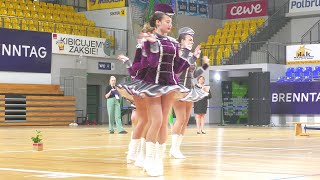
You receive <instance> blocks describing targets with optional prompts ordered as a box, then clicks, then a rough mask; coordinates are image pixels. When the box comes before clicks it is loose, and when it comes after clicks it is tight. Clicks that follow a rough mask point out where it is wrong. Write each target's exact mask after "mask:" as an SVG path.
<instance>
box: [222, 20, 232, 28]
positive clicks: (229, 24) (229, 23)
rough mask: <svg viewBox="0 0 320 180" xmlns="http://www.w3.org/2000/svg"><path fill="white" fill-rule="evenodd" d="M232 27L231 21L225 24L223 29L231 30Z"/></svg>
mask: <svg viewBox="0 0 320 180" xmlns="http://www.w3.org/2000/svg"><path fill="white" fill-rule="evenodd" d="M230 26H231V21H227V22H225V23H224V26H223V27H224V28H228V29H230Z"/></svg>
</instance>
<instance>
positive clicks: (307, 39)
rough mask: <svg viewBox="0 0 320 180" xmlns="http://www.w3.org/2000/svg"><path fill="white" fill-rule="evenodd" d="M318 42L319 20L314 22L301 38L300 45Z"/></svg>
mask: <svg viewBox="0 0 320 180" xmlns="http://www.w3.org/2000/svg"><path fill="white" fill-rule="evenodd" d="M319 41H320V20H319V21H318V22H316V23H315V24H314V25H313V26H312V27H311V28H310V29H309V30H308V31H307V32H306V33H304V35H302V37H301V43H312V42H318V43H319Z"/></svg>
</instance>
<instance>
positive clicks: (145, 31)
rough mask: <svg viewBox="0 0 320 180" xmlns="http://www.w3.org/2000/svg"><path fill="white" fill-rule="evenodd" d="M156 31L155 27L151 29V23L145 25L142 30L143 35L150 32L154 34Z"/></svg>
mask: <svg viewBox="0 0 320 180" xmlns="http://www.w3.org/2000/svg"><path fill="white" fill-rule="evenodd" d="M154 30H155V28H154V27H151V26H150V24H149V23H146V24H144V25H143V28H142V30H141V32H143V33H148V32H149V33H153V31H154Z"/></svg>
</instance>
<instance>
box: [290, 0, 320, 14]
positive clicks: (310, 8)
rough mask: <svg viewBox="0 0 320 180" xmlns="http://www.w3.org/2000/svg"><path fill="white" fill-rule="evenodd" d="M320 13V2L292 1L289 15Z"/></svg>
mask: <svg viewBox="0 0 320 180" xmlns="http://www.w3.org/2000/svg"><path fill="white" fill-rule="evenodd" d="M319 11H320V0H290V2H289V13H299V12H307V13H308V12H309V13H311V12H317V13H319Z"/></svg>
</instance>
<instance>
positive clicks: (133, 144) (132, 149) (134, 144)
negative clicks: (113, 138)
mask: <svg viewBox="0 0 320 180" xmlns="http://www.w3.org/2000/svg"><path fill="white" fill-rule="evenodd" d="M139 144H140V139H131V141H130V143H129V148H128V154H127V163H128V164H130V163H133V162H134V161H135V160H136V159H137V155H138V154H137V149H138V147H139Z"/></svg>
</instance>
